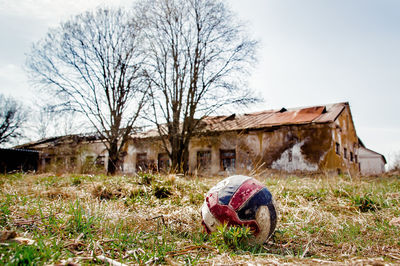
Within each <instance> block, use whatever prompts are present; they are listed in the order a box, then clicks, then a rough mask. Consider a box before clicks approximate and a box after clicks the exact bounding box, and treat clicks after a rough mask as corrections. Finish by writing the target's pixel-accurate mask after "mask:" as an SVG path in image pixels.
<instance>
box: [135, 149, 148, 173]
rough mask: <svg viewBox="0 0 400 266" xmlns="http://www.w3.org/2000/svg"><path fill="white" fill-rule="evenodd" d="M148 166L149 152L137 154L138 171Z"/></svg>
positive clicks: (144, 169)
mask: <svg viewBox="0 0 400 266" xmlns="http://www.w3.org/2000/svg"><path fill="white" fill-rule="evenodd" d="M147 168H148V162H147V153H138V154H137V155H136V171H146V170H147Z"/></svg>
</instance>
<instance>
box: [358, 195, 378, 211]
mask: <svg viewBox="0 0 400 266" xmlns="http://www.w3.org/2000/svg"><path fill="white" fill-rule="evenodd" d="M351 199H352V202H353V204H354V206H355V207H357V208H358V209H359V210H360V211H361V212H368V211H376V210H379V209H380V208H381V207H380V205H379V204H378V203H377V201H376V200H375V199H373V198H372V197H371V194H365V195H361V196H360V195H358V194H357V195H354V196H352V197H351Z"/></svg>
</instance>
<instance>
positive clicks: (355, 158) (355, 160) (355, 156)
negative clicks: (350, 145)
mask: <svg viewBox="0 0 400 266" xmlns="http://www.w3.org/2000/svg"><path fill="white" fill-rule="evenodd" d="M354 162H355V163H358V156H357V155H354Z"/></svg>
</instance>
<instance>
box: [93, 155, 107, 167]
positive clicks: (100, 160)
mask: <svg viewBox="0 0 400 266" xmlns="http://www.w3.org/2000/svg"><path fill="white" fill-rule="evenodd" d="M105 159H106V157H105V156H104V155H99V156H97V158H96V161H95V162H94V163H95V165H96V166H99V167H103V166H104V164H105Z"/></svg>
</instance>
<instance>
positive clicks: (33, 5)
mask: <svg viewBox="0 0 400 266" xmlns="http://www.w3.org/2000/svg"><path fill="white" fill-rule="evenodd" d="M131 3H132V1H128V0H113V1H107V0H85V1H71V0H70V1H65V0H0V13H6V14H13V15H15V16H19V17H25V16H29V17H35V18H37V19H40V20H46V21H48V22H49V23H50V24H55V23H58V22H59V21H60V20H65V19H67V18H68V17H69V16H71V15H74V14H77V13H81V12H83V11H85V10H88V9H92V8H96V7H98V6H129V5H130V4H131Z"/></svg>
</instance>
